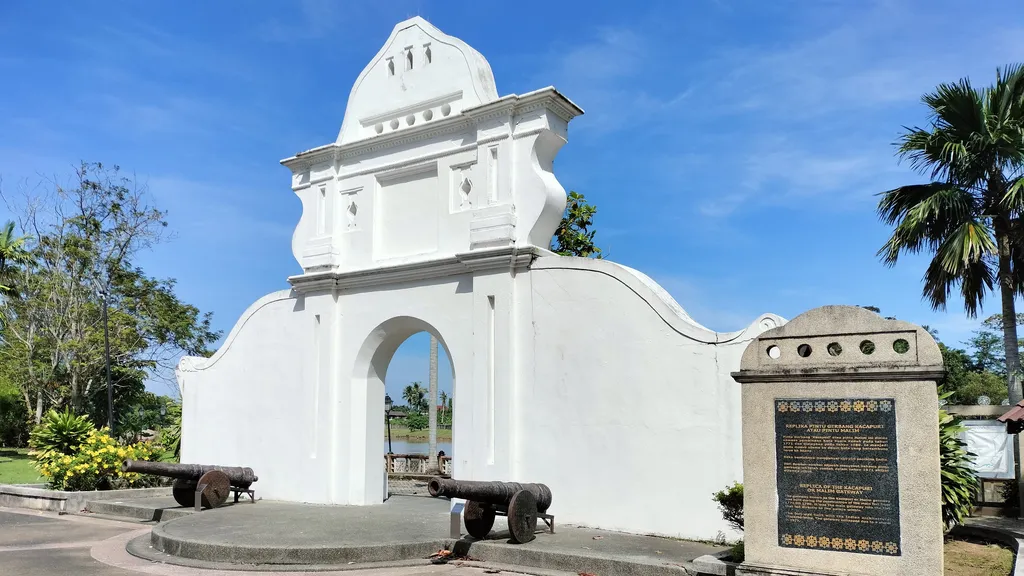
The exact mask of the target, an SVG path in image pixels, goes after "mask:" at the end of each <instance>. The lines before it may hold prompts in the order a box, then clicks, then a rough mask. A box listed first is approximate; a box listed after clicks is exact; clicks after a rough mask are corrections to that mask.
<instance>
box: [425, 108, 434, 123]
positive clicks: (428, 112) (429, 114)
mask: <svg viewBox="0 0 1024 576" xmlns="http://www.w3.org/2000/svg"><path fill="white" fill-rule="evenodd" d="M433 117H434V112H433V111H432V110H424V111H423V119H424V120H427V121H429V120H430V119H431V118H433Z"/></svg>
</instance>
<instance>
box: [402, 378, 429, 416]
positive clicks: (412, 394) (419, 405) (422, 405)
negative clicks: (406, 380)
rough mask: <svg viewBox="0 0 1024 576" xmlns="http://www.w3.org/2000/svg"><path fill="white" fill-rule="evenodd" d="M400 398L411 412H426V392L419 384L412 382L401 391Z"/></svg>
mask: <svg viewBox="0 0 1024 576" xmlns="http://www.w3.org/2000/svg"><path fill="white" fill-rule="evenodd" d="M402 398H404V399H405V403H406V405H408V406H409V410H410V411H412V412H425V411H426V410H427V390H426V388H424V387H423V386H422V385H421V384H420V383H419V382H413V383H412V384H409V385H408V386H406V387H405V388H404V389H403V390H402Z"/></svg>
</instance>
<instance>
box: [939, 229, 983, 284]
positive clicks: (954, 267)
mask: <svg viewBox="0 0 1024 576" xmlns="http://www.w3.org/2000/svg"><path fill="white" fill-rule="evenodd" d="M995 254H996V240H995V237H994V232H993V230H992V229H991V228H990V227H989V226H986V225H985V223H984V222H981V221H978V220H968V221H967V222H964V223H963V224H961V225H960V226H959V227H957V229H956V230H954V231H953V232H952V233H951V234H949V235H948V236H947V237H946V239H945V241H944V242H942V244H941V245H940V246H939V247H938V250H936V253H935V258H936V259H938V260H939V261H940V262H941V264H942V267H943V268H944V269H945V270H946V271H947V272H949V273H950V274H954V275H959V274H961V273H962V272H964V271H965V270H967V268H968V267H969V266H971V265H972V264H974V263H975V262H979V261H981V260H983V259H984V258H986V257H988V256H994V255H995Z"/></svg>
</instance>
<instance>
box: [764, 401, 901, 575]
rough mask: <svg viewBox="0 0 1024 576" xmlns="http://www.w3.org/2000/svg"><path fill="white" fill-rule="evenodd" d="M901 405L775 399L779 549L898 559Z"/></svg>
mask: <svg viewBox="0 0 1024 576" xmlns="http://www.w3.org/2000/svg"><path fill="white" fill-rule="evenodd" d="M896 465H897V462H896V401H895V400H893V399H892V398H779V399H776V400H775V470H776V480H777V483H778V496H779V546H782V547H785V548H805V549H813V550H829V551H832V552H851V553H856V554H880V555H883V556H899V555H900V554H901V547H900V506H899V481H898V479H899V474H898V472H897V469H896Z"/></svg>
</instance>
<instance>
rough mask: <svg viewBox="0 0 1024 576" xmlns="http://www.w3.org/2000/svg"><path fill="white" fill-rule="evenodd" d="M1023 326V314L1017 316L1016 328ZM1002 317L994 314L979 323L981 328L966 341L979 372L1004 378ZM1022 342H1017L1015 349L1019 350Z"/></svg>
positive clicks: (1004, 356) (1004, 354)
mask: <svg viewBox="0 0 1024 576" xmlns="http://www.w3.org/2000/svg"><path fill="white" fill-rule="evenodd" d="M1022 324H1024V313H1018V314H1017V326H1020V325H1022ZM1002 328H1003V316H1002V315H1001V314H994V315H992V316H989V317H988V318H986V319H985V321H984V322H982V323H981V327H980V328H979V329H978V330H975V331H974V336H972V337H971V339H970V340H969V341H968V342H969V344H970V346H971V349H972V350H973V353H972V357H973V359H974V364H975V366H976V367H977V369H979V370H988V371H989V372H992V373H995V374H998V375H1000V376H1002V377H1004V378H1005V377H1006V353H1005V350H1004V348H1003V337H1002V334H1001V332H1002ZM1022 344H1024V341H1022V340H1018V341H1017V349H1018V350H1020V347H1021V345H1022Z"/></svg>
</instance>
